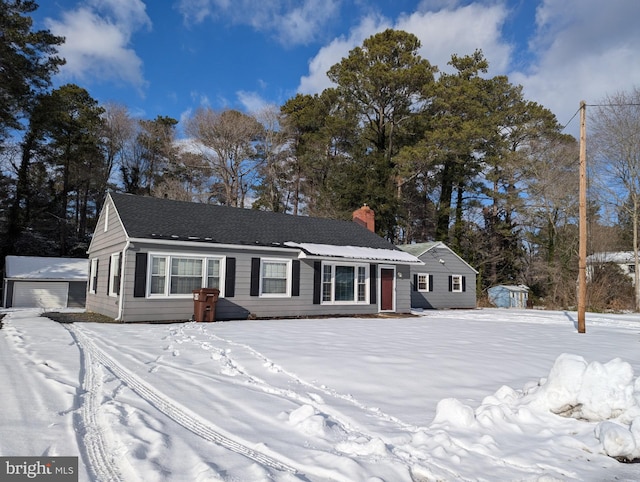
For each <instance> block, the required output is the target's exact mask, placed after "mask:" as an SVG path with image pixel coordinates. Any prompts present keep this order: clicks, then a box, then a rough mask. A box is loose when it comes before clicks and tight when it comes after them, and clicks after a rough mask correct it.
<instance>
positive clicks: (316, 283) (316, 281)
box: [313, 261, 322, 305]
mask: <svg viewBox="0 0 640 482" xmlns="http://www.w3.org/2000/svg"><path fill="white" fill-rule="evenodd" d="M321 288H322V263H321V262H320V261H314V262H313V304H314V305H319V304H320V294H321Z"/></svg>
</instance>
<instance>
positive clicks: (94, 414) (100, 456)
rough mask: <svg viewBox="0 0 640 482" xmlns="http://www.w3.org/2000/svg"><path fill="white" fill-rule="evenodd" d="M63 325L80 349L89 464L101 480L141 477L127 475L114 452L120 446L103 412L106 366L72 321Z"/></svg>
mask: <svg viewBox="0 0 640 482" xmlns="http://www.w3.org/2000/svg"><path fill="white" fill-rule="evenodd" d="M63 326H64V327H65V328H66V329H67V330H68V331H69V332H70V334H71V336H72V337H73V339H74V340H75V342H76V345H77V346H78V349H79V350H80V367H81V374H82V376H81V378H82V391H83V392H82V394H79V396H78V401H79V402H80V403H79V406H80V410H79V412H78V414H77V417H78V418H79V425H80V427H81V428H82V431H81V433H82V440H81V444H80V445H81V448H82V449H83V450H84V452H85V455H86V459H87V460H86V461H87V466H88V468H89V470H90V471H91V472H92V473H93V474H94V476H95V477H96V480H99V481H101V482H119V481H122V482H128V481H131V480H138V478H137V477H135V475H134V474H133V471H132V470H127V471H126V472H127V476H126V477H124V476H123V474H122V473H121V469H120V467H119V464H118V461H116V460H115V459H114V457H113V454H114V453H117V449H116V447H114V444H113V443H112V439H111V437H109V434H110V430H111V429H110V427H109V425H108V424H107V423H103V420H102V419H101V417H100V416H99V414H100V398H101V397H100V395H101V392H102V369H101V367H99V366H98V364H97V363H96V361H95V359H94V357H93V353H92V352H91V350H87V349H86V345H85V344H84V343H83V342H82V341H81V340H80V337H79V336H78V333H77V330H75V329H73V327H72V325H69V324H63ZM129 469H130V467H129Z"/></svg>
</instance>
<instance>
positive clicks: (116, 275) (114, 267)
mask: <svg viewBox="0 0 640 482" xmlns="http://www.w3.org/2000/svg"><path fill="white" fill-rule="evenodd" d="M121 257H122V253H114V254H112V255H111V256H109V296H118V295H119V293H120V283H121V281H122V265H121V264H120V259H121Z"/></svg>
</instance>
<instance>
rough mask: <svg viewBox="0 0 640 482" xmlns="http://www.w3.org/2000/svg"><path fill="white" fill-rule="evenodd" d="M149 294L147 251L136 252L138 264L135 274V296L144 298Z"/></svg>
mask: <svg viewBox="0 0 640 482" xmlns="http://www.w3.org/2000/svg"><path fill="white" fill-rule="evenodd" d="M146 295H147V253H136V266H135V271H134V276H133V296H134V297H135V298H144V297H145V296H146Z"/></svg>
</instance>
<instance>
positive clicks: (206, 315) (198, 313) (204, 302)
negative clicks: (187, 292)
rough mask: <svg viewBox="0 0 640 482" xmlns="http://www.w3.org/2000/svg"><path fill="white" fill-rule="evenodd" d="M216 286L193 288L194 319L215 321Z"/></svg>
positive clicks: (217, 294) (217, 290)
mask: <svg viewBox="0 0 640 482" xmlns="http://www.w3.org/2000/svg"><path fill="white" fill-rule="evenodd" d="M219 295H220V290H219V289H218V288H200V289H197V290H193V319H194V320H195V321H216V303H217V302H218V296H219Z"/></svg>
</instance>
